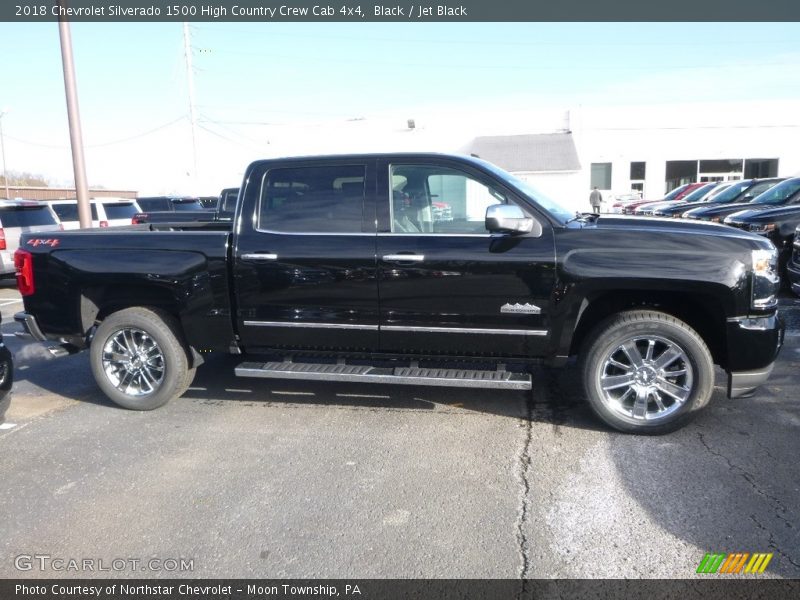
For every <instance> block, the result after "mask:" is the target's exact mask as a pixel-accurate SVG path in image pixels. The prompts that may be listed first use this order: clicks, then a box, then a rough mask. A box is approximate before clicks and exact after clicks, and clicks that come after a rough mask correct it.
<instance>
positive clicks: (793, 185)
mask: <svg viewBox="0 0 800 600" xmlns="http://www.w3.org/2000/svg"><path fill="white" fill-rule="evenodd" d="M798 190H800V178H797V179H787V180H786V181H782V182H781V183H779V184H778V185H776V186H775V187H771V188H770V189H768V190H767V191H766V192H764V193H763V194H761V195H759V196H758V197H757V198H756V199H755V200H753V204H783V203H784V202H786V200H788V199H789V197H790V196H792V195H794V194H795V193H796V192H797V191H798Z"/></svg>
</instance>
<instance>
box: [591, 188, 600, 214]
mask: <svg viewBox="0 0 800 600" xmlns="http://www.w3.org/2000/svg"><path fill="white" fill-rule="evenodd" d="M602 203H603V194H601V193H600V190H598V189H597V186H594V189H593V190H592V193H591V194H589V204H591V205H592V212H595V213H598V214H599V213H600V205H601V204H602Z"/></svg>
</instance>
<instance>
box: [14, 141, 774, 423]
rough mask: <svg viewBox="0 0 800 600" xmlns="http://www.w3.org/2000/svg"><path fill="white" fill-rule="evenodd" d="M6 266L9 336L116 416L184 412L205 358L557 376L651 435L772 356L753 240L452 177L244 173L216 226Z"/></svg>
mask: <svg viewBox="0 0 800 600" xmlns="http://www.w3.org/2000/svg"><path fill="white" fill-rule="evenodd" d="M434 202H446V203H447V204H448V205H450V207H451V211H452V219H451V220H435V219H434V218H433V211H432V210H431V206H432V203H434ZM21 246H22V249H21V250H20V252H18V253H17V255H16V260H17V270H18V281H19V286H20V291H21V293H22V294H23V297H24V303H25V312H24V313H20V314H19V315H17V317H16V318H17V320H18V321H20V322H21V323H23V324H24V326H25V328H26V330H27V331H28V332H30V334H31V335H33V337H35V338H36V339H39V340H47V341H49V342H55V343H57V344H61V347H62V348H64V349H66V350H68V351H75V350H79V349H85V348H88V349H89V351H90V362H91V365H92V369H93V372H94V375H95V378H96V380H97V382H98V385H99V386H100V387H101V388H102V389H103V391H104V392H105V393H106V394H107V395H108V396H109V397H110V398H111V399H112V400H114V401H115V402H117V403H118V404H120V405H122V406H125V407H128V408H133V409H152V408H156V407H158V406H161V405H162V404H164V403H166V402H167V401H169V400H170V399H171V398H174V397H176V396H179V395H180V394H182V393H183V392H184V391H185V389H186V388H187V387H188V386H189V385H190V382H191V378H192V376H193V373H194V368H195V367H196V366H197V365H199V364H200V363H201V362H202V355H203V354H204V353H205V352H210V351H220V352H233V353H237V354H238V353H241V354H246V355H247V356H246V357H243V363H242V364H241V365H240V366H239V367H237V369H236V372H237V374H238V375H242V376H254V377H265V378H295V379H315V380H338V381H342V380H344V381H366V382H389V383H392V382H393V383H397V384H412V383H413V384H422V385H447V386H459V385H460V386H472V387H490V388H516V389H528V388H530V386H531V385H532V384H531V381H530V375H529V374H528V373H527V372H526V369H525V367H526V366H527V365H529V364H545V365H550V366H553V367H558V366H562V365H564V364H565V363H566V362H567V360H568V359H569V358H570V357H571V356H577V357H578V359H579V361H580V372H581V377H582V378H583V384H584V390H585V394H586V397H587V400H588V401H589V403H590V404H591V406H592V408H593V409H594V411H595V412H596V414H597V415H598V416H599V417H600V418H601V419H602V420H604V421H605V422H606V423H608V424H609V425H611V426H613V427H615V428H617V429H620V430H622V431H630V432H644V433H659V432H665V431H669V430H671V429H675V428H676V427H679V426H681V425H682V424H684V423H685V422H686V421H687V420H688V419H690V418H691V417H692V416H693V415H694V414H695V413H696V412H697V411H698V409H700V408H702V407H703V406H704V405H705V404H706V403H707V402H708V400H709V398H710V395H711V392H712V389H713V385H714V368H713V365H714V363H716V364H718V365H720V366H721V367H722V368H723V369H725V370H726V371H727V372H728V393H729V395H730V396H739V395H744V394H747V393H749V392H752V391H753V390H754V389H755V388H756V387H757V386H758V385H759V384H761V383H763V381H765V380H766V378H767V376H768V375H769V372H770V370H771V369H772V365H773V362H774V360H775V358H776V356H777V353H778V350H779V348H780V345H781V342H782V337H783V327H782V324H781V321H780V319H779V317H778V314H777V308H776V306H777V301H776V298H775V294H776V291H777V286H778V279H777V275H776V273H775V257H776V253H775V248H774V247H773V246H772V244H771V243H770V242H769V240H766V239H764V238H763V237H760V236H757V235H753V234H750V233H746V232H741V231H737V230H734V229H731V228H728V227H725V226H722V225H717V224H706V223H687V222H680V221H676V220H667V219H648V220H645V219H637V218H634V217H618V216H601V217H599V218H598V217H597V215H585V216H581V215H577V216H576V215H575V214H574V213H570V212H569V211H566V210H564V209H563V208H562V207H560V206H559V205H558V204H557V203H556V202H554V201H552V200H550V199H548V198H547V197H545V196H544V195H542V194H540V193H539V192H537V191H536V190H534V189H532V188H531V187H530V186H528V184H526V183H524V182H522V181H519V180H517V179H515V178H514V177H512V176H511V175H509V174H507V173H505V172H503V171H502V170H500V169H498V168H496V167H494V166H493V165H491V164H490V163H487V162H484V161H482V160H479V159H475V158H469V157H459V156H448V155H438V154H396V155H350V156H327V157H306V158H294V159H279V160H266V161H258V162H255V163H253V164H251V165H250V166H249V168H248V169H247V172H246V173H245V178H244V183H243V185H242V188H241V192H240V194H239V203H238V206H237V209H236V214H235V217H234V220H233V223H220V222H218V223H195V224H186V223H183V224H161V225H158V224H150V225H141V226H135V227H131V228H129V229H126V230H117V231H79V232H65V233H55V234H48V235H47V236H37V235H25V236H23V238H22V244H21ZM465 361H466V362H465ZM476 365H477V366H476ZM487 365H491V366H487ZM514 365H516V366H517V367H519V366H521V367H522V368H515V367H514ZM520 371H521V372H520Z"/></svg>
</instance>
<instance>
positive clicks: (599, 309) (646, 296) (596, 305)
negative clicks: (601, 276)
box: [569, 290, 728, 368]
mask: <svg viewBox="0 0 800 600" xmlns="http://www.w3.org/2000/svg"><path fill="white" fill-rule="evenodd" d="M626 310H654V311H659V312H663V313H666V314H668V315H671V316H673V317H675V318H676V319H679V320H681V321H683V322H684V323H686V324H687V325H688V326H689V327H691V328H692V329H694V330H695V331H696V332H697V333H698V335H699V336H700V337H701V338H702V339H703V341H704V342H705V343H706V345H707V346H708V348H709V350H710V351H711V356H712V358H713V360H714V362H715V363H716V364H718V365H720V366H722V367H723V368H725V366H726V365H727V363H728V350H727V343H726V316H725V315H726V313H725V310H724V306H723V303H722V302H721V301H720V300H719V299H718V298H716V297H715V296H713V295H711V294H697V293H685V292H679V291H632V290H614V291H606V292H602V293H599V294H597V295H595V296H594V297H592V298H591V299H589V298H587V299H586V301H585V303H584V306H583V307H582V310H581V311H580V313H579V315H578V319H577V322H576V326H575V329H574V332H573V335H572V340H571V343H570V348H569V354H570V356H573V355H577V354H578V353H579V352H581V348H582V346H583V343H584V341H585V340H586V338H587V337H588V336H589V334H590V333H591V331H592V330H593V329H594V328H595V327H596V326H597V325H598V324H599V323H601V322H603V321H605V320H606V319H607V318H609V317H611V316H612V315H615V314H618V313H620V312H623V311H626Z"/></svg>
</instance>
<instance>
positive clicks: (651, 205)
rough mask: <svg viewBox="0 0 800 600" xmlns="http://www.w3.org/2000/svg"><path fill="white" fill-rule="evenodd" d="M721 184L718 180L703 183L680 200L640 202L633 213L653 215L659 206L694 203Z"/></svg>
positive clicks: (700, 200) (701, 199)
mask: <svg viewBox="0 0 800 600" xmlns="http://www.w3.org/2000/svg"><path fill="white" fill-rule="evenodd" d="M719 185H720V184H719V183H716V182H705V183H704V184H703V185H701V186H698V187H696V188H695V189H694V190H693V191H692V192H691V193H689V194H687V195H686V196H684V197H683V198H681V199H680V200H663V201H657V202H647V203H646V204H640V205H639V206H638V207H636V209H634V211H633V214H635V215H640V216H646V217H652V216H654V215H655V211H656V210H657V209H659V208H666V207H668V206H673V205H675V204H684V203H690V204H694V203H695V202H702V201H703V200H704V199H705V198H707V197H708V196H709V195H711V194H712V193H713V192H714V190H715V189H716V188H717V187H718V186H719Z"/></svg>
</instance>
